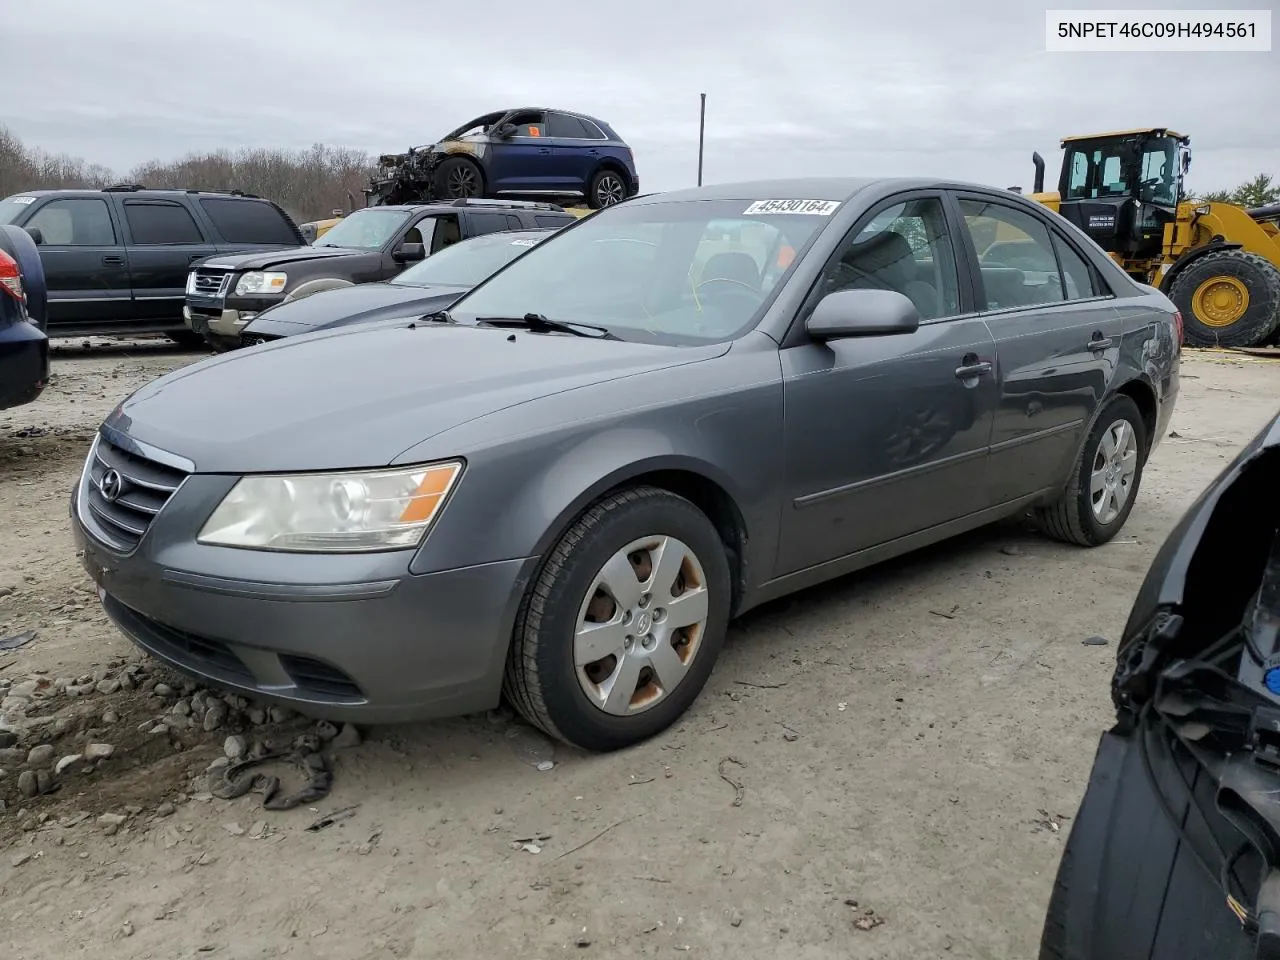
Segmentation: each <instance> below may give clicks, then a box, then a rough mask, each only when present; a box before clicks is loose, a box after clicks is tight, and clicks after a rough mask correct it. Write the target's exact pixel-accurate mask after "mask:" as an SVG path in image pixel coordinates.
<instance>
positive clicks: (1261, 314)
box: [1169, 250, 1280, 347]
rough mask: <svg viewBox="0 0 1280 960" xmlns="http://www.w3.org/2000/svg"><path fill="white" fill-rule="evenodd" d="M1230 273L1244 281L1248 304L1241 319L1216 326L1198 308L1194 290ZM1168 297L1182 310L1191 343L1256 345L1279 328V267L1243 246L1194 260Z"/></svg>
mask: <svg viewBox="0 0 1280 960" xmlns="http://www.w3.org/2000/svg"><path fill="white" fill-rule="evenodd" d="M1214 277H1228V278H1232V279H1234V280H1236V281H1238V282H1239V283H1241V284H1243V285H1244V287H1245V289H1246V290H1247V291H1248V295H1249V304H1248V307H1247V308H1246V309H1245V311H1244V313H1243V315H1242V316H1241V317H1240V319H1239V320H1236V321H1235V322H1234V323H1231V324H1230V325H1229V326H1214V325H1213V324H1212V323H1208V322H1206V318H1203V317H1200V316H1199V315H1198V314H1197V312H1196V304H1195V293H1196V291H1197V290H1198V289H1199V288H1200V286H1201V284H1203V283H1204V282H1205V281H1207V280H1212V279H1213V278H1214ZM1169 299H1170V300H1172V301H1173V302H1174V304H1175V305H1176V306H1177V308H1178V310H1179V311H1180V312H1181V313H1182V323H1183V329H1184V331H1185V336H1186V340H1187V343H1188V344H1191V345H1193V346H1201V347H1256V346H1259V345H1260V344H1263V343H1265V342H1266V341H1267V340H1269V339H1270V338H1271V336H1272V334H1274V333H1275V332H1276V330H1277V328H1280V269H1277V268H1276V267H1275V266H1274V265H1273V264H1272V263H1271V262H1270V261H1268V260H1267V259H1266V258H1265V257H1260V256H1258V255H1257V254H1256V253H1245V252H1244V251H1243V250H1217V251H1214V252H1213V253H1206V254H1205V255H1204V256H1203V257H1200V258H1199V259H1198V260H1193V261H1192V262H1191V263H1190V264H1189V265H1188V266H1187V267H1185V268H1184V269H1183V270H1182V271H1181V272H1180V273H1179V274H1178V275H1177V277H1175V278H1174V281H1173V283H1172V284H1171V285H1170V287H1169Z"/></svg>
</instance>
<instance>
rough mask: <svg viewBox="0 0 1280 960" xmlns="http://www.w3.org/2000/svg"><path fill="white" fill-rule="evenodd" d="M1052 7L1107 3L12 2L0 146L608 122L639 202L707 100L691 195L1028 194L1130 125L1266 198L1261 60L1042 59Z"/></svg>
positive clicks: (379, 138)
mask: <svg viewBox="0 0 1280 960" xmlns="http://www.w3.org/2000/svg"><path fill="white" fill-rule="evenodd" d="M1139 4H1140V0H1132V2H1131V3H1130V4H1125V6H1138V5H1139ZM1050 5H1051V6H1053V7H1055V8H1087V7H1090V6H1095V7H1102V6H1108V5H1107V4H1106V3H1105V2H1103V0H1095V3H1093V4H1089V3H1078V2H1077V3H1072V2H1055V3H1052V4H1041V3H1031V2H1027V0H967V2H965V0H891V2H884V0H879V2H875V3H872V2H869V0H860V2H858V0H792V2H789V3H788V2H780V0H771V2H764V0H679V2H674V0H648V4H647V5H646V4H640V3H629V4H628V3H623V4H619V3H610V2H606V0H540V2H538V3H528V2H516V0H482V2H470V3H467V2H462V3H456V4H455V3H446V2H436V0H418V2H413V0H377V2H370V0H365V2H352V0H258V2H256V3H255V2H249V0H215V2H213V3H210V2H207V0H200V2H195V0H113V2H109V3H104V2H101V0H7V2H6V3H5V4H4V26H3V30H0V89H2V90H4V91H5V94H4V108H3V110H0V124H4V125H7V126H9V127H10V128H11V129H12V130H13V131H14V132H15V133H16V134H17V135H18V136H20V137H21V138H22V139H23V140H25V141H26V142H28V143H29V144H31V145H36V146H40V147H43V148H45V149H47V150H51V151H54V152H67V153H72V154H76V155H79V156H83V157H85V158H86V159H88V160H90V161H93V162H99V163H103V164H106V165H107V166H110V167H112V168H113V169H116V170H119V171H121V172H124V171H127V170H128V169H129V168H130V167H131V166H132V165H134V164H136V163H140V162H143V161H147V160H151V159H157V158H159V159H171V158H176V157H178V156H181V155H182V154H184V153H187V152H189V151H202V150H210V149H219V148H224V147H237V146H267V147H285V148H301V147H306V146H308V145H310V144H312V143H314V142H317V141H320V142H325V143H330V144H341V145H345V146H351V147H357V148H360V149H364V150H368V151H370V152H371V153H381V152H391V151H396V152H398V151H401V150H403V149H405V148H406V147H407V146H409V145H410V144H422V143H429V142H431V141H433V140H436V139H438V138H439V137H440V136H441V135H443V134H444V133H446V132H447V131H449V130H450V129H452V128H454V127H455V126H457V125H459V124H460V123H462V122H463V121H465V120H468V119H470V118H471V117H473V116H476V115H479V114H482V113H485V112H488V111H491V110H497V109H502V108H504V107H508V106H523V105H537V106H560V107H566V108H570V109H574V110H579V111H582V112H585V113H588V114H592V115H595V116H599V117H601V118H603V119H605V120H607V121H608V122H609V123H611V124H613V126H614V127H615V128H616V129H617V130H618V131H619V133H620V134H621V135H622V136H623V137H625V138H626V139H627V140H628V141H630V143H631V145H632V147H633V148H634V150H635V154H636V160H637V164H638V166H639V170H640V178H641V185H642V188H643V189H644V190H646V191H648V190H665V189H672V188H676V187H682V186H688V185H691V184H692V183H694V181H695V178H696V173H697V143H698V94H699V93H700V92H705V93H706V94H707V146H706V164H705V174H704V179H705V180H706V181H707V182H727V181H732V180H742V179H751V178H757V177H770V176H798V175H809V174H813V175H828V174H851V175H864V174H865V175H881V174H922V175H939V176H950V177H955V178H959V179H965V180H973V181H978V182H982V183H989V184H993V185H995V186H1000V187H1005V186H1010V185H1012V184H1020V185H1022V186H1024V187H1025V188H1027V189H1028V190H1029V189H1030V186H1031V163H1030V159H1029V158H1030V154H1031V151H1032V150H1033V149H1038V150H1039V151H1040V152H1041V153H1042V154H1043V155H1044V156H1045V157H1046V159H1047V160H1048V163H1049V169H1050V171H1051V176H1050V181H1051V182H1052V181H1053V180H1054V179H1055V178H1054V177H1053V176H1052V171H1054V170H1056V168H1057V165H1058V160H1059V147H1058V138H1059V137H1060V136H1062V135H1065V134H1070V133H1087V132H1092V131H1095V130H1097V131H1102V130H1109V129H1119V128H1127V127H1136V126H1150V125H1168V126H1170V127H1173V128H1175V129H1178V130H1180V132H1183V133H1188V134H1190V135H1191V137H1192V147H1193V151H1194V156H1195V161H1194V163H1193V164H1192V168H1191V184H1192V186H1193V187H1196V188H1202V189H1213V188H1218V187H1229V186H1234V185H1235V184H1236V183H1238V182H1240V181H1241V180H1243V179H1246V178H1247V177H1250V176H1252V175H1253V174H1255V173H1257V172H1259V171H1261V170H1266V171H1269V172H1272V173H1274V174H1277V175H1280V119H1278V118H1277V113H1276V108H1277V104H1278V103H1280V100H1278V99H1277V91H1280V42H1273V47H1274V49H1273V52H1271V53H1236V54H1196V53H1181V54H1174V53H1165V54H1113V53H1089V54H1077V53H1046V52H1045V51H1044V45H1045V26H1044V8H1045V6H1050ZM1275 5H1276V0H1252V2H1249V0H1237V2H1234V3H1233V2H1230V0H1228V2H1226V3H1223V2H1221V0H1218V2H1214V0H1197V2H1194V3H1177V2H1175V0H1165V2H1163V3H1160V4H1147V6H1153V7H1165V8H1168V7H1170V6H1178V7H1186V8H1200V9H1204V8H1224V9H1229V8H1238V7H1255V8H1273V7H1275ZM468 23H470V24H471V25H472V30H471V31H470V32H468V31H467V30H466V26H467V24H468ZM1277 27H1278V28H1280V24H1278V25H1277Z"/></svg>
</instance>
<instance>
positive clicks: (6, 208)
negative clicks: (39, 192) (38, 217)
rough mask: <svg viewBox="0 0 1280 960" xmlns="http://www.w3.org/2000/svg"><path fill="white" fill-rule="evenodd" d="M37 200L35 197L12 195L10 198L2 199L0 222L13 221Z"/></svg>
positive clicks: (0, 202)
mask: <svg viewBox="0 0 1280 960" xmlns="http://www.w3.org/2000/svg"><path fill="white" fill-rule="evenodd" d="M34 202H35V197H22V196H17V197H10V198H9V199H8V200H0V224H7V223H13V222H14V221H15V220H17V219H18V218H19V217H20V216H22V215H23V214H24V213H26V212H27V211H28V210H30V209H31V204H33V203H34Z"/></svg>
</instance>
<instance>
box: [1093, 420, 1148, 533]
mask: <svg viewBox="0 0 1280 960" xmlns="http://www.w3.org/2000/svg"><path fill="white" fill-rule="evenodd" d="M1137 472H1138V437H1137V434H1135V433H1134V432H1133V425H1132V424H1131V423H1129V421H1128V420H1117V421H1116V422H1115V423H1113V424H1111V426H1109V427H1107V429H1106V432H1105V433H1103V435H1102V442H1101V443H1099V444H1098V449H1097V452H1095V453H1094V456H1093V471H1092V473H1091V474H1090V477H1089V499H1090V502H1091V503H1092V505H1093V515H1094V517H1096V518H1097V521H1098V522H1099V523H1102V524H1107V523H1112V522H1114V521H1115V519H1116V517H1118V516H1119V515H1120V512H1121V511H1122V510H1123V509H1124V506H1125V504H1126V503H1128V502H1129V498H1130V497H1131V496H1132V495H1133V479H1134V476H1135V475H1136V474H1137Z"/></svg>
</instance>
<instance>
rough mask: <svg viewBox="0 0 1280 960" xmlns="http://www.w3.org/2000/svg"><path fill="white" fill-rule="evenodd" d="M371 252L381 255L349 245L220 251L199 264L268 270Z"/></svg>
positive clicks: (214, 267) (202, 265)
mask: <svg viewBox="0 0 1280 960" xmlns="http://www.w3.org/2000/svg"><path fill="white" fill-rule="evenodd" d="M370 254H372V255H373V256H380V253H379V251H377V250H355V249H351V248H348V247H292V248H289V249H285V250H258V251H255V252H253V253H219V254H216V255H214V256H212V257H209V259H207V260H205V261H204V262H202V263H201V264H199V266H201V267H209V268H211V269H221V270H267V269H269V268H271V267H278V266H281V265H283V264H286V263H297V262H299V261H301V260H325V259H328V258H330V257H359V256H367V255H370Z"/></svg>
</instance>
